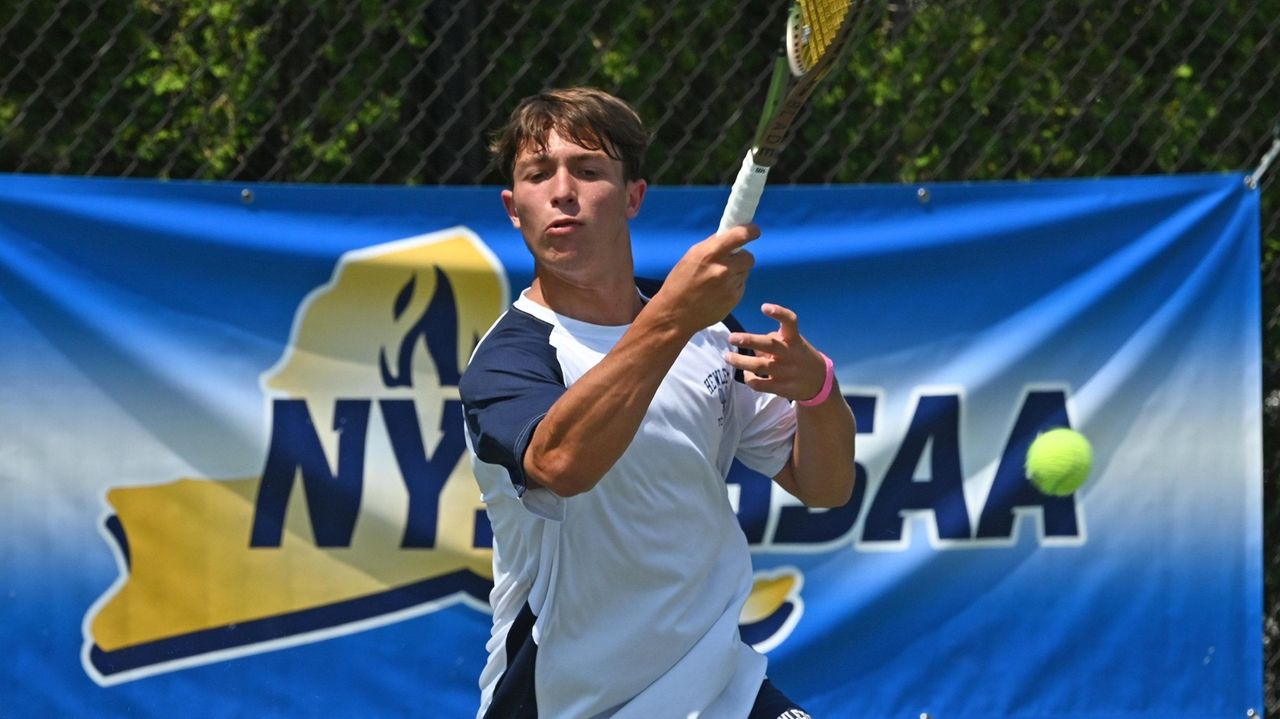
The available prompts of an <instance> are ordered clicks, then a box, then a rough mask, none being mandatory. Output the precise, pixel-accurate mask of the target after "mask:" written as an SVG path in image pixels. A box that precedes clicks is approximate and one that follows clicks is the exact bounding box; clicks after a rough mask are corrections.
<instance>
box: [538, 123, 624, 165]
mask: <svg viewBox="0 0 1280 719" xmlns="http://www.w3.org/2000/svg"><path fill="white" fill-rule="evenodd" d="M590 158H602V159H605V160H611V161H612V160H613V158H612V157H610V156H609V154H608V153H607V152H605V151H604V149H603V148H599V149H595V150H592V149H590V148H586V147H583V146H582V145H579V144H578V143H576V142H574V141H573V140H571V139H569V138H566V137H564V136H563V135H561V134H560V133H559V132H557V131H556V130H554V129H553V130H551V131H550V132H548V133H547V138H546V142H545V143H543V144H542V145H541V146H539V143H538V141H537V140H536V139H530V140H529V141H528V142H525V143H524V144H523V145H522V146H521V147H520V150H519V151H518V152H517V153H516V161H515V164H516V165H522V164H529V163H537V162H549V161H553V160H582V159H590Z"/></svg>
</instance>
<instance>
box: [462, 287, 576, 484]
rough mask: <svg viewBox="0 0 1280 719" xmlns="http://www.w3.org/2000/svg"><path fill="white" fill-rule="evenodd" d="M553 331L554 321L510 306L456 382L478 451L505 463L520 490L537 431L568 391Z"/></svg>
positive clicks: (482, 456)
mask: <svg viewBox="0 0 1280 719" xmlns="http://www.w3.org/2000/svg"><path fill="white" fill-rule="evenodd" d="M550 335H551V325H549V324H547V323H546V322H543V321H542V320H539V319H537V318H534V317H532V316H530V315H528V314H526V313H524V312H521V311H519V310H517V309H512V310H511V311H509V312H507V314H505V315H504V316H503V317H502V319H500V320H499V321H498V323H497V324H496V325H494V327H493V329H492V330H490V332H489V334H488V336H486V337H485V338H484V340H483V341H482V342H481V343H480V346H479V347H478V348H477V349H476V352H475V355H474V356H472V358H471V362H470V364H468V366H467V370H466V372H464V373H463V375H462V381H461V382H459V384H458V391H459V393H460V394H461V397H462V407H463V412H464V414H465V416H466V423H467V432H468V433H469V434H470V435H471V446H472V448H473V449H474V450H475V453H476V456H477V457H478V458H479V459H480V460H481V461H482V462H486V463H488V464H496V465H501V466H503V467H505V468H506V469H507V473H508V474H509V475H510V476H511V482H512V484H514V485H515V486H516V488H517V490H518V491H519V492H520V493H521V494H523V493H524V490H525V488H526V487H527V482H526V479H525V474H524V453H525V451H526V450H527V449H528V447H529V440H530V438H532V436H533V430H534V428H535V427H537V425H538V422H540V421H541V420H542V418H543V417H544V416H546V414H547V411H548V410H549V409H551V405H552V404H554V403H555V401H556V400H557V399H559V398H560V396H561V395H563V394H564V391H565V386H564V375H563V373H562V372H561V370H560V363H559V360H558V359H557V358H556V351H555V348H554V347H552V346H551V344H550Z"/></svg>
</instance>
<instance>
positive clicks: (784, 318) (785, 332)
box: [760, 302, 800, 341]
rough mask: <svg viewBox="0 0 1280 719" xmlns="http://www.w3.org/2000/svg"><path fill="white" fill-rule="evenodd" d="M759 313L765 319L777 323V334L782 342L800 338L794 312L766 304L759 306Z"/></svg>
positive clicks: (780, 306)
mask: <svg viewBox="0 0 1280 719" xmlns="http://www.w3.org/2000/svg"><path fill="white" fill-rule="evenodd" d="M760 311H761V312H763V313H764V315H765V316H766V317H769V318H770V319H772V320H774V321H775V322H777V323H778V333H779V334H781V335H782V338H783V339H784V340H788V341H789V340H792V339H795V338H796V337H799V336H800V324H799V319H798V318H797V317H796V313H795V312H793V311H791V310H789V309H787V308H786V307H783V306H782V305H775V304H772V303H768V302H766V303H765V304H763V305H760Z"/></svg>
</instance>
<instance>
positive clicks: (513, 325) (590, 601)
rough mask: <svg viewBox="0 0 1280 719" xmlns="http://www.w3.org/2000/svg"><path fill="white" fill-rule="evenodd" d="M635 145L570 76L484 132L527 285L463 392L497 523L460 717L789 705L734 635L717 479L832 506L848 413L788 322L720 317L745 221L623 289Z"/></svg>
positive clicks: (629, 280)
mask: <svg viewBox="0 0 1280 719" xmlns="http://www.w3.org/2000/svg"><path fill="white" fill-rule="evenodd" d="M647 142H648V136H647V133H646V131H645V129H644V127H643V125H642V124H641V121H640V119H639V117H638V116H637V115H636V113H635V112H634V111H633V110H632V109H631V108H630V107H629V106H628V105H627V104H626V103H624V102H623V101H621V100H619V99H617V98H615V97H613V96H611V95H609V94H607V93H604V92H601V91H599V90H595V89H590V88H572V89H566V90H557V91H549V92H545V93H542V94H539V95H536V96H533V97H529V98H526V99H524V100H523V101H521V103H520V104H519V106H518V107H517V108H516V109H515V111H514V112H513V113H512V115H511V118H510V120H509V121H508V123H507V125H506V126H505V127H504V128H503V129H502V130H501V132H500V133H499V134H498V135H497V136H496V137H495V139H494V141H493V143H492V149H493V151H494V152H495V154H496V157H497V159H498V161H499V162H500V163H501V166H502V167H503V169H504V170H506V171H509V172H510V173H511V184H510V187H509V189H505V190H503V191H502V202H503V205H504V206H505V207H506V210H507V214H508V216H509V217H510V218H511V223H512V224H513V225H514V226H515V227H517V228H518V229H519V230H520V232H521V234H522V235H523V236H524V240H525V243H526V244H527V245H528V247H529V251H530V252H531V253H532V254H533V259H534V279H533V282H532V284H531V286H530V287H529V288H528V289H526V290H524V291H523V292H522V293H521V295H520V297H519V299H517V300H516V301H515V303H514V304H513V305H512V307H511V308H510V309H509V310H508V311H507V312H506V313H505V314H504V315H503V316H502V317H501V318H499V320H498V321H497V323H495V324H494V326H493V327H492V328H490V330H489V332H488V333H487V334H486V335H485V337H484V338H483V339H482V340H481V342H480V344H479V346H478V347H477V349H476V351H475V354H474V356H473V357H472V359H471V362H470V365H469V366H468V368H467V371H466V373H465V374H464V376H463V378H462V382H461V387H460V391H461V394H462V403H463V406H464V409H465V414H466V425H467V439H468V446H469V447H470V449H471V452H472V464H473V467H474V471H475V476H476V479H477V481H478V482H479V484H480V489H481V492H482V494H483V497H484V501H485V504H486V511H487V512H488V515H489V520H490V522H491V523H492V525H493V532H494V538H493V565H494V566H493V570H494V588H493V593H492V595H491V596H490V602H491V604H492V607H493V630H492V636H491V638H490V640H489V642H488V645H487V649H488V653H489V659H488V663H487V665H486V666H485V669H484V671H483V673H482V675H481V677H480V687H481V692H482V696H481V705H480V710H479V713H478V716H479V717H501V718H502V719H508V718H511V717H533V716H542V717H554V718H557V719H559V718H561V717H582V718H586V717H617V718H625V717H637V718H643V719H651V718H653V717H676V718H678V719H684V718H685V717H690V716H697V717H702V719H718V718H721V717H723V718H725V719H743V718H744V717H751V718H752V719H755V718H757V717H759V718H762V719H763V718H767V719H778V718H779V717H782V718H784V719H798V718H800V717H807V716H808V714H806V713H805V712H804V710H803V709H801V708H800V707H799V706H797V705H796V704H795V703H794V702H792V701H790V700H789V699H787V697H786V696H784V695H783V694H782V693H781V692H780V691H778V690H777V689H776V688H775V687H774V686H773V685H772V684H771V683H770V682H769V681H768V680H767V679H766V676H765V669H766V660H765V657H764V656H762V655H760V654H759V653H757V652H756V651H754V650H753V649H751V647H749V646H748V645H747V644H745V643H744V642H743V641H742V639H741V637H740V636H739V633H738V617H739V612H740V611H741V609H742V605H743V603H744V601H745V600H746V599H747V596H748V594H749V592H750V590H751V583H752V569H751V561H750V556H749V553H748V548H747V542H746V539H745V537H744V535H743V533H742V531H741V529H740V527H739V525H738V522H737V519H736V517H735V515H734V512H733V509H732V508H731V506H730V504H729V499H728V495H727V491H726V486H725V476H726V474H727V473H728V471H729V466H730V464H731V462H732V461H733V459H734V458H735V457H736V458H737V459H739V460H740V461H742V462H743V463H744V464H745V465H746V466H748V467H750V468H752V469H754V470H756V471H758V472H761V473H763V474H765V475H766V476H770V477H773V478H774V481H776V482H777V483H778V484H779V485H781V486H782V487H783V488H784V489H785V490H787V491H788V492H790V493H791V494H793V495H795V496H796V497H798V498H799V499H800V500H802V501H803V502H804V503H805V504H807V505H809V506H817V507H833V506H839V505H841V504H844V503H845V502H847V501H848V500H849V497H850V494H851V492H852V489H853V481H854V466H853V459H854V448H853V440H854V432H855V429H854V420H853V413H852V412H851V411H850V410H849V406H848V404H846V402H845V401H844V398H843V397H842V396H841V394H840V391H839V388H838V387H837V385H836V381H835V378H834V377H833V373H832V369H831V363H830V361H829V360H827V359H826V357H825V356H824V355H822V354H821V353H820V352H818V350H816V349H815V348H814V347H813V346H811V345H810V344H809V343H808V342H807V341H806V340H805V339H804V337H803V336H802V335H801V334H800V332H799V330H798V328H797V319H796V315H795V313H793V312H791V311H790V310H788V309H786V308H785V307H782V306H779V305H773V304H766V305H764V306H763V308H762V311H763V312H764V314H765V315H767V316H768V317H769V318H771V319H772V320H774V321H776V322H777V323H778V328H777V330H775V331H773V332H770V333H768V334H748V333H745V332H743V331H742V330H741V328H740V327H738V326H737V325H736V324H735V322H734V321H733V320H732V319H731V318H729V313H730V311H731V310H732V309H733V308H734V306H735V305H736V304H737V303H738V302H739V300H740V299H741V297H742V293H743V289H744V285H745V282H746V280H747V275H748V273H749V271H750V269H751V266H752V263H753V259H752V256H751V253H750V252H747V251H746V250H744V249H743V248H744V247H745V246H746V245H747V244H748V243H749V242H751V241H752V240H754V239H756V238H757V237H758V236H759V234H760V231H759V229H758V228H757V227H755V226H754V225H746V226H737V227H734V228H732V229H729V230H726V231H724V232H721V233H719V234H716V235H713V236H711V237H709V238H707V239H706V240H703V241H702V242H699V243H698V244H696V245H694V246H693V247H692V248H691V249H690V250H689V251H688V253H686V254H685V256H684V257H683V258H682V259H681V260H680V261H679V262H678V263H677V264H676V266H675V267H674V268H673V269H672V270H671V273H670V274H669V275H668V276H667V278H666V280H665V281H664V282H662V283H661V285H648V284H646V283H644V282H638V281H637V280H636V279H635V277H634V272H633V260H632V253H631V236H630V232H629V229H628V222H629V221H630V220H631V219H632V218H634V217H635V216H636V214H637V213H638V212H639V211H640V206H641V203H642V201H643V200H644V196H645V189H646V183H645V181H644V180H643V179H642V175H641V158H642V156H643V154H644V151H645V148H646V145H647Z"/></svg>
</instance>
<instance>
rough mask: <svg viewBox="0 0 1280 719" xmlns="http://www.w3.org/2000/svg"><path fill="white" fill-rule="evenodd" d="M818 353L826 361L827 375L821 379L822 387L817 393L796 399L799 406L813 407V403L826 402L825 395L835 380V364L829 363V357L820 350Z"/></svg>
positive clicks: (829, 391)
mask: <svg viewBox="0 0 1280 719" xmlns="http://www.w3.org/2000/svg"><path fill="white" fill-rule="evenodd" d="M818 354H820V355H822V361H823V362H826V363H827V376H826V379H824V380H822V389H820V390H818V393H817V394H815V395H814V396H812V397H810V398H809V399H798V400H796V404H798V405H800V406H801V407H813V406H814V405H819V404H822V403H823V402H826V401H827V397H828V396H830V395H831V385H832V384H833V382H834V381H835V377H836V370H835V365H833V364H832V363H831V358H830V357H828V356H826V355H824V354H822V353H821V352H819V353H818Z"/></svg>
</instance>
